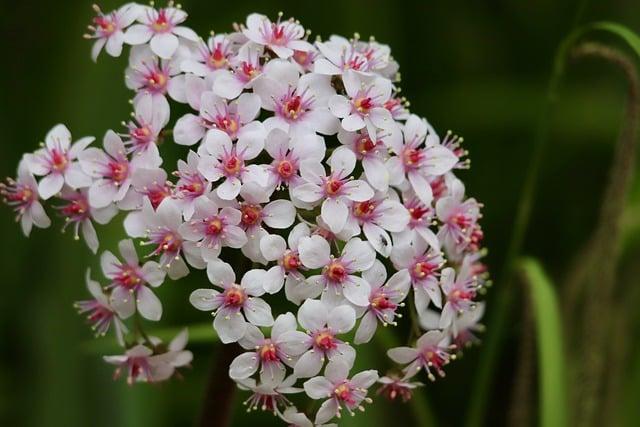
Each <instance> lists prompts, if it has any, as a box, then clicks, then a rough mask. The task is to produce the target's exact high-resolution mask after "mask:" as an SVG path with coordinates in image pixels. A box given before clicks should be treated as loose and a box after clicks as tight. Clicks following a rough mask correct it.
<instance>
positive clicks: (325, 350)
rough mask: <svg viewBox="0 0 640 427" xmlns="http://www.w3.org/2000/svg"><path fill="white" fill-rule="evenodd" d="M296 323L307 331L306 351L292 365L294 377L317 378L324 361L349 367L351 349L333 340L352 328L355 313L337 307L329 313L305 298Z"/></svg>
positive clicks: (315, 302) (351, 356)
mask: <svg viewBox="0 0 640 427" xmlns="http://www.w3.org/2000/svg"><path fill="white" fill-rule="evenodd" d="M298 323H300V326H302V327H303V328H304V329H306V330H307V337H306V340H305V344H306V348H305V350H306V349H309V350H308V351H306V352H305V353H304V354H303V355H302V356H301V357H300V359H298V361H297V362H296V364H295V367H294V370H293V372H294V375H295V376H296V377H298V378H309V377H313V376H314V375H317V374H318V372H320V370H321V369H322V366H323V365H324V362H325V360H327V359H328V360H329V361H338V360H341V361H344V362H345V363H348V364H350V365H351V364H353V361H354V360H355V357H356V352H355V350H354V349H353V347H351V346H350V345H348V344H346V343H345V342H343V341H341V340H340V339H338V338H337V336H338V335H342V334H346V333H348V332H349V331H351V330H352V329H353V327H354V326H355V324H356V313H355V311H354V310H353V308H351V307H350V306H348V305H340V306H338V307H334V308H333V309H331V311H329V309H328V307H327V306H326V305H325V304H324V303H323V302H322V301H318V300H313V299H308V300H306V301H305V302H304V303H303V304H302V305H301V306H300V309H299V310H298Z"/></svg>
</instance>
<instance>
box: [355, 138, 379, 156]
mask: <svg viewBox="0 0 640 427" xmlns="http://www.w3.org/2000/svg"><path fill="white" fill-rule="evenodd" d="M374 148H376V143H375V142H373V141H372V140H371V138H370V137H369V135H367V136H363V137H362V138H358V142H357V143H356V149H357V151H358V152H359V153H361V154H367V153H370V152H371V151H373V149H374Z"/></svg>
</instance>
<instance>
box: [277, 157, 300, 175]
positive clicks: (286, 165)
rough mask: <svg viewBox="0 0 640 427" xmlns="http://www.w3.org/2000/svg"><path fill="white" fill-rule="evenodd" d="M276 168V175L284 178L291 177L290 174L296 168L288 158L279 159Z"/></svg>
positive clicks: (294, 171)
mask: <svg viewBox="0 0 640 427" xmlns="http://www.w3.org/2000/svg"><path fill="white" fill-rule="evenodd" d="M276 170H277V171H278V175H280V177H281V178H285V179H287V178H291V176H292V175H293V174H294V173H296V168H295V167H294V166H293V163H291V162H290V161H289V160H280V162H279V163H278V167H277V168H276Z"/></svg>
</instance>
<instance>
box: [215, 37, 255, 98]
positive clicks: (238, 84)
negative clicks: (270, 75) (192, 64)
mask: <svg viewBox="0 0 640 427" xmlns="http://www.w3.org/2000/svg"><path fill="white" fill-rule="evenodd" d="M262 54H263V52H262V47H261V46H258V45H256V44H253V43H247V44H245V45H244V46H242V47H241V48H240V50H239V52H238V55H236V56H235V57H233V58H232V59H231V65H232V71H229V70H221V71H220V72H219V74H218V75H217V76H216V79H215V81H214V83H213V92H214V93H215V94H216V95H218V96H221V97H223V98H226V99H234V98H237V97H238V95H240V94H241V93H242V91H243V90H244V89H249V88H251V87H253V84H254V82H255V81H256V80H257V79H258V77H259V76H261V75H262V63H261V62H260V58H261V56H262Z"/></svg>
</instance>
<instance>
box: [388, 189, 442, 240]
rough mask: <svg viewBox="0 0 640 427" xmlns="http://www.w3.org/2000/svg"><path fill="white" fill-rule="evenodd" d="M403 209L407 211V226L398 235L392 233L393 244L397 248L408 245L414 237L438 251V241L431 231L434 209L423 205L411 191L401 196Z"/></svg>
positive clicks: (433, 223)
mask: <svg viewBox="0 0 640 427" xmlns="http://www.w3.org/2000/svg"><path fill="white" fill-rule="evenodd" d="M402 200H403V204H404V207H405V209H406V210H407V211H409V224H408V227H406V228H405V229H404V230H402V231H400V232H399V233H393V242H394V244H396V245H398V246H403V245H408V244H410V243H411V241H413V240H414V239H415V238H416V237H418V238H421V239H423V240H424V241H425V242H426V243H427V244H428V245H429V246H431V247H432V248H434V249H436V250H439V249H440V240H438V237H437V236H436V234H435V233H434V232H433V230H432V229H431V226H433V225H435V221H434V218H433V217H434V215H435V209H433V207H432V206H431V205H425V204H424V203H422V201H421V200H420V199H419V198H418V197H417V196H416V195H415V193H414V192H413V191H406V192H405V193H404V194H403V195H402Z"/></svg>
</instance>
